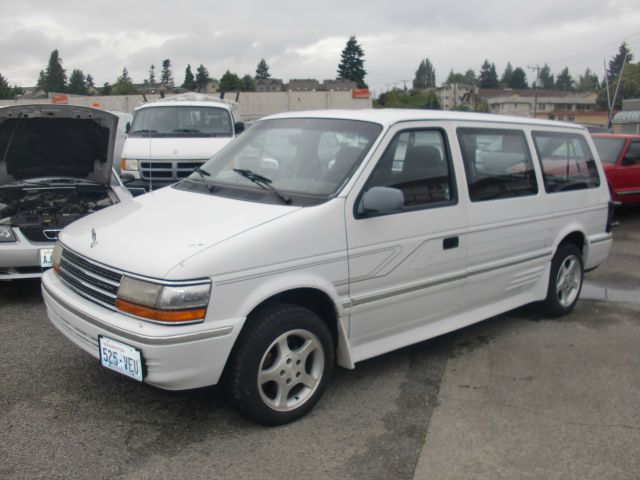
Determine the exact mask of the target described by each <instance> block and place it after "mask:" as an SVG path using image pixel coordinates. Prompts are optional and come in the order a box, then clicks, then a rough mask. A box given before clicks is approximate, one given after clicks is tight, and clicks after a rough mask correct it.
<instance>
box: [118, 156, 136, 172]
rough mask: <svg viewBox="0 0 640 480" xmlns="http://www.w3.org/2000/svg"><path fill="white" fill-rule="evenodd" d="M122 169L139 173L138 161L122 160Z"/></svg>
mask: <svg viewBox="0 0 640 480" xmlns="http://www.w3.org/2000/svg"><path fill="white" fill-rule="evenodd" d="M120 169H121V170H128V171H130V172H131V171H133V172H137V171H138V160H132V159H130V158H123V159H121V160H120Z"/></svg>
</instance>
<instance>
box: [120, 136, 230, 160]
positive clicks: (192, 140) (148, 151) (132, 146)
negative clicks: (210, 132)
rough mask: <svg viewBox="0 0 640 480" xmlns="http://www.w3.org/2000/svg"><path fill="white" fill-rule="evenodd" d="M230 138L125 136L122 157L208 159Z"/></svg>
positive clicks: (132, 158)
mask: <svg viewBox="0 0 640 480" xmlns="http://www.w3.org/2000/svg"><path fill="white" fill-rule="evenodd" d="M231 140H232V138H231V137H206V138H202V137H170V138H167V137H127V141H126V142H125V144H124V150H123V151H122V158H128V159H131V160H145V159H149V160H208V159H209V158H211V157H212V156H213V155H214V154H215V153H217V152H218V151H219V150H221V149H222V147H224V146H225V145H227V143H229V142H230V141H231Z"/></svg>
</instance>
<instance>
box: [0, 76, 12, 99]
mask: <svg viewBox="0 0 640 480" xmlns="http://www.w3.org/2000/svg"><path fill="white" fill-rule="evenodd" d="M11 98H15V93H14V91H13V90H12V88H11V87H10V86H9V82H7V80H6V79H5V78H4V77H3V76H2V74H0V99H11Z"/></svg>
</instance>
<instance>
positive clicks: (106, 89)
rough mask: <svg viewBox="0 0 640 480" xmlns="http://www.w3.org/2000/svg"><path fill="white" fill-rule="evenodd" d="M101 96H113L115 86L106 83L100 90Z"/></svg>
mask: <svg viewBox="0 0 640 480" xmlns="http://www.w3.org/2000/svg"><path fill="white" fill-rule="evenodd" d="M100 95H105V96H106V95H113V86H112V85H111V84H110V83H109V82H104V85H103V86H102V88H101V89H100Z"/></svg>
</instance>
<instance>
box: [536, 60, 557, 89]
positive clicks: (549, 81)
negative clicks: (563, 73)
mask: <svg viewBox="0 0 640 480" xmlns="http://www.w3.org/2000/svg"><path fill="white" fill-rule="evenodd" d="M539 75H540V77H539V78H540V85H539V87H540V88H544V89H545V90H553V89H554V88H555V86H556V81H555V79H554V77H553V75H552V74H551V68H550V67H549V65H547V64H546V63H545V64H544V66H543V67H542V68H541V69H540V73H539Z"/></svg>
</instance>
